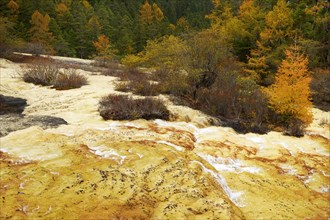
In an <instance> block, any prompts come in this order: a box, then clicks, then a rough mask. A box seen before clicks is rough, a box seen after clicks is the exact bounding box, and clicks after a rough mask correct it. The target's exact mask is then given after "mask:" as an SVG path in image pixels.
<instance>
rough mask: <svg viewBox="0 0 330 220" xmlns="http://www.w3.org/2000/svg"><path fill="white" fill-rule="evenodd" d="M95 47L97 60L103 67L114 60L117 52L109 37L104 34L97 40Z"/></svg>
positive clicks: (94, 43)
mask: <svg viewBox="0 0 330 220" xmlns="http://www.w3.org/2000/svg"><path fill="white" fill-rule="evenodd" d="M93 45H94V47H95V49H96V51H97V58H99V61H100V62H102V63H101V64H102V65H105V64H106V63H107V62H109V61H111V60H113V58H114V53H115V51H114V50H113V49H112V47H111V44H110V40H109V38H108V37H107V36H105V35H103V34H101V35H99V36H98V38H97V40H96V41H94V42H93Z"/></svg>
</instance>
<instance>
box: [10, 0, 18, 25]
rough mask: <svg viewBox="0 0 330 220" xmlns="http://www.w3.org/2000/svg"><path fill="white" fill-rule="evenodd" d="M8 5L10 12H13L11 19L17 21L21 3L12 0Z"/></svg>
mask: <svg viewBox="0 0 330 220" xmlns="http://www.w3.org/2000/svg"><path fill="white" fill-rule="evenodd" d="M7 7H8V8H9V10H10V12H11V16H10V18H11V20H12V21H13V22H15V21H16V20H17V16H18V13H19V5H18V4H17V2H16V1H14V0H10V1H9V2H8V4H7Z"/></svg>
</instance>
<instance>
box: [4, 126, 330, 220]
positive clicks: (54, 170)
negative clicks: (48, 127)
mask: <svg viewBox="0 0 330 220" xmlns="http://www.w3.org/2000/svg"><path fill="white" fill-rule="evenodd" d="M219 129H220V128H216V127H215V128H207V129H199V130H198V129H197V128H194V129H193V128H189V127H187V129H184V128H183V127H182V126H177V125H176V124H175V123H173V126H172V127H171V126H166V125H159V123H152V122H148V123H147V122H145V124H144V125H143V126H140V127H139V126H133V125H121V126H116V127H114V126H109V128H107V129H104V128H102V129H81V130H77V131H75V132H74V133H73V134H70V135H63V134H56V133H50V132H49V131H44V130H42V129H40V128H38V127H31V128H28V129H26V130H22V131H17V132H13V133H11V134H9V135H8V136H6V137H3V138H1V154H0V156H1V170H0V173H1V181H0V193H1V206H0V207H1V212H0V217H1V218H2V219H61V218H63V219H120V218H122V219H131V218H134V219H326V218H328V217H329V216H330V213H329V180H330V178H329V175H330V171H329V155H328V144H329V141H328V140H327V139H324V138H320V137H311V141H313V143H314V146H316V147H317V148H318V149H321V148H322V147H323V150H322V151H320V150H318V151H319V152H321V153H317V152H314V154H312V153H311V152H308V153H306V152H303V151H299V152H298V151H297V152H293V151H292V152H291V153H290V149H291V148H290V146H286V147H287V148H288V149H289V150H288V149H287V148H285V147H283V146H282V145H276V144H274V145H273V146H274V147H273V149H267V145H266V143H264V144H265V145H264V146H263V147H261V145H260V141H258V139H256V138H255V139H253V140H254V141H256V140H257V141H256V142H257V144H253V143H252V142H251V141H249V140H246V139H244V138H243V139H240V137H238V135H237V134H235V133H226V134H225V135H224V134H223V133H222V132H223V131H222V130H221V129H220V130H219ZM213 132H218V133H219V135H218V136H217V137H218V138H214V137H213V135H214V134H212V133H213ZM204 135H205V136H204ZM233 135H235V136H236V137H237V138H238V139H237V140H236V142H237V143H239V144H237V143H233V142H232V141H233V138H234V137H233ZM28 137H33V138H30V139H29V141H26V140H27V138H28ZM259 138H261V136H260V137H259ZM260 140H261V139H260ZM301 147H304V146H301ZM322 152H323V153H322Z"/></svg>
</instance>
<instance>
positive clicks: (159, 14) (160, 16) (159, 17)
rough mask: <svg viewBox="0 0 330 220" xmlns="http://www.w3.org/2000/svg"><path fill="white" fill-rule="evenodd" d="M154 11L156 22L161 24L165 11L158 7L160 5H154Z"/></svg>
mask: <svg viewBox="0 0 330 220" xmlns="http://www.w3.org/2000/svg"><path fill="white" fill-rule="evenodd" d="M152 9H153V12H154V16H155V19H156V21H158V22H161V21H162V20H163V19H164V13H163V11H162V10H161V9H160V8H159V7H158V5H157V4H156V3H153V4H152Z"/></svg>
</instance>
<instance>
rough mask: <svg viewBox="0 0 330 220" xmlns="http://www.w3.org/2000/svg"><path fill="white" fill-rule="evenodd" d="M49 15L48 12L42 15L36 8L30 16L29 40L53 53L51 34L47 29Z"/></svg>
mask: <svg viewBox="0 0 330 220" xmlns="http://www.w3.org/2000/svg"><path fill="white" fill-rule="evenodd" d="M50 20H51V19H50V17H49V15H48V14H45V15H42V14H41V13H40V12H39V11H38V10H37V11H35V12H34V13H33V15H32V17H31V21H30V23H31V25H32V27H31V28H30V31H29V32H30V36H31V41H32V42H33V43H35V44H36V45H41V46H42V47H44V49H46V51H47V52H50V53H53V52H54V49H53V48H52V46H51V44H52V41H53V39H54V38H53V35H52V33H51V32H50V31H49V22H50Z"/></svg>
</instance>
